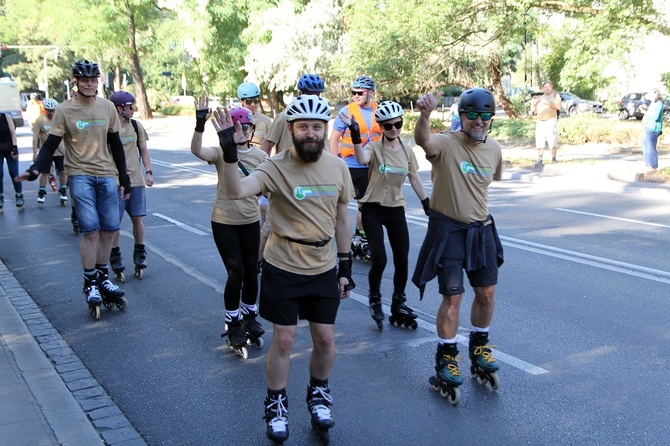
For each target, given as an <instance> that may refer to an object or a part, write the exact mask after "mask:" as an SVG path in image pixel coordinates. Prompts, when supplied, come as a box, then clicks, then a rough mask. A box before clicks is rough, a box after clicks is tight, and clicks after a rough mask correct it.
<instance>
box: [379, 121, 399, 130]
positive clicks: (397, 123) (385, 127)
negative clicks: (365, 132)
mask: <svg viewBox="0 0 670 446" xmlns="http://www.w3.org/2000/svg"><path fill="white" fill-rule="evenodd" d="M382 127H384V130H393V127H395V128H397V129H398V130H400V129H401V128H402V119H401V120H400V121H398V122H394V123H393V124H388V123H386V124H382Z"/></svg>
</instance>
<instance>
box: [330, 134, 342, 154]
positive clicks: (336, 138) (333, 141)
mask: <svg viewBox="0 0 670 446" xmlns="http://www.w3.org/2000/svg"><path fill="white" fill-rule="evenodd" d="M342 135H344V133H343V132H338V131H337V130H335V129H333V131H332V132H330V153H332V154H333V155H335V156H337V155H338V154H339V153H340V138H342Z"/></svg>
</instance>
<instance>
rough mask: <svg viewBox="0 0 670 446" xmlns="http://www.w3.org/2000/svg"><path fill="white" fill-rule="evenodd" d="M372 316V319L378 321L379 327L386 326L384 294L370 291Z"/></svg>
mask: <svg viewBox="0 0 670 446" xmlns="http://www.w3.org/2000/svg"><path fill="white" fill-rule="evenodd" d="M368 298H369V299H370V316H372V320H373V321H375V322H376V323H377V327H378V328H379V329H380V330H381V329H383V328H384V324H382V322H383V321H384V311H383V310H382V295H381V294H379V293H370V295H369V296H368Z"/></svg>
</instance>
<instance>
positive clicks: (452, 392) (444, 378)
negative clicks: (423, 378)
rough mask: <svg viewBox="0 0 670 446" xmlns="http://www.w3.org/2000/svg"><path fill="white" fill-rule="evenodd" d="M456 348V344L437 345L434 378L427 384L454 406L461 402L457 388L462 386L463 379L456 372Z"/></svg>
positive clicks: (457, 371)
mask: <svg viewBox="0 0 670 446" xmlns="http://www.w3.org/2000/svg"><path fill="white" fill-rule="evenodd" d="M457 356H458V348H457V347H456V344H451V345H450V344H439V345H438V346H437V352H436V353H435V376H431V377H430V379H429V380H428V382H429V383H430V385H431V386H433V389H435V391H436V392H440V395H442V397H444V398H446V399H447V401H449V402H450V403H451V404H453V405H454V406H455V405H457V404H458V402H459V401H460V400H461V391H460V389H459V388H458V387H459V386H460V385H461V384H463V377H462V376H461V373H460V372H459V370H458V362H456V357H457Z"/></svg>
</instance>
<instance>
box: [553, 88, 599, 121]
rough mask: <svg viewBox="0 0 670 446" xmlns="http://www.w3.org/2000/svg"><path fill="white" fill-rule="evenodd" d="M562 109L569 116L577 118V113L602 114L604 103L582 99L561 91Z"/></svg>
mask: <svg viewBox="0 0 670 446" xmlns="http://www.w3.org/2000/svg"><path fill="white" fill-rule="evenodd" d="M559 95H561V109H562V110H563V111H565V114H566V115H568V116H575V115H576V114H577V113H602V112H603V103H602V102H598V101H591V100H589V99H582V98H580V97H579V96H577V95H576V94H574V93H570V92H567V91H561V92H560V93H559Z"/></svg>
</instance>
